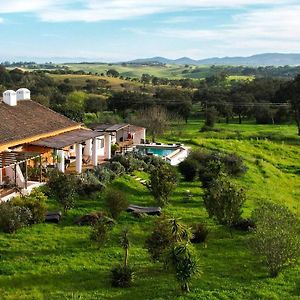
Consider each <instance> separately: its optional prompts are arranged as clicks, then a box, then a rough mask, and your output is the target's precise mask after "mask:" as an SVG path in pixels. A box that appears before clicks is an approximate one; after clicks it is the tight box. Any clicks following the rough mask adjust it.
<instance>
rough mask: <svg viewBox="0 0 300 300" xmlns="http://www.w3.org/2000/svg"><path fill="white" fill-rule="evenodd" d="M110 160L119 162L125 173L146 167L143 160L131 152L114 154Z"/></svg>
mask: <svg viewBox="0 0 300 300" xmlns="http://www.w3.org/2000/svg"><path fill="white" fill-rule="evenodd" d="M110 161H111V162H119V163H120V164H121V165H122V166H123V167H124V168H125V171H126V173H132V172H134V171H137V170H140V169H144V168H146V167H147V165H146V164H145V162H144V161H143V160H141V159H139V158H138V157H137V156H135V155H133V154H127V155H116V156H114V157H113V158H112V159H111V160H110Z"/></svg>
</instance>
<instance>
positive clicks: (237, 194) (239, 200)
mask: <svg viewBox="0 0 300 300" xmlns="http://www.w3.org/2000/svg"><path fill="white" fill-rule="evenodd" d="M245 201H246V196H245V193H244V191H243V190H242V189H241V188H239V187H237V186H236V185H235V184H234V183H233V182H231V181H230V180H229V178H228V176H227V175H221V176H219V177H217V178H216V179H214V180H213V181H212V182H211V184H210V186H209V188H208V189H207V190H206V192H205V197H204V205H205V208H206V210H207V212H208V214H209V216H210V217H212V218H214V219H215V220H216V221H217V222H218V223H219V224H222V225H226V226H229V228H231V226H232V225H233V224H235V223H237V221H239V220H240V219H241V215H242V206H243V204H244V202H245Z"/></svg>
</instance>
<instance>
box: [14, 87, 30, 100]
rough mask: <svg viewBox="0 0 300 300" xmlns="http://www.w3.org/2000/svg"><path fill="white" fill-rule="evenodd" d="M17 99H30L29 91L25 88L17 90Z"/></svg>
mask: <svg viewBox="0 0 300 300" xmlns="http://www.w3.org/2000/svg"><path fill="white" fill-rule="evenodd" d="M19 100H30V91H29V90H28V89H26V88H21V89H18V90H17V101H19Z"/></svg>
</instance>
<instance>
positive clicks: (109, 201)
mask: <svg viewBox="0 0 300 300" xmlns="http://www.w3.org/2000/svg"><path fill="white" fill-rule="evenodd" d="M104 202H105V206H106V207H107V209H108V211H109V212H110V214H111V216H112V217H113V218H114V219H117V218H118V217H119V215H120V214H121V212H122V211H124V210H125V209H127V207H128V205H129V203H128V200H127V198H126V197H125V194H124V193H123V192H121V191H119V190H113V189H108V190H107V191H106V193H105V196H104Z"/></svg>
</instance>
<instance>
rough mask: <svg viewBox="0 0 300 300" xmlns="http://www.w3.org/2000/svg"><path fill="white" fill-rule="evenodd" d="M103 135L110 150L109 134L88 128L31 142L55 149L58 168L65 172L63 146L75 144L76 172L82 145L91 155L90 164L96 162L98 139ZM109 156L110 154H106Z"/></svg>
mask: <svg viewBox="0 0 300 300" xmlns="http://www.w3.org/2000/svg"><path fill="white" fill-rule="evenodd" d="M102 136H103V137H104V138H105V139H106V140H107V145H108V148H109V151H110V142H109V140H108V139H110V136H109V135H108V134H106V133H104V132H97V131H93V130H90V129H84V128H80V129H75V130H72V131H68V132H64V133H61V134H58V135H56V136H51V137H47V138H42V139H39V140H37V141H34V142H31V143H30V144H31V145H33V146H38V147H44V148H48V149H55V150H57V152H58V157H59V161H60V162H59V164H58V169H59V170H60V171H61V172H65V155H64V148H65V147H69V146H72V145H75V151H76V172H77V173H81V172H82V159H83V153H82V152H83V150H84V148H83V145H85V149H87V152H88V155H89V156H91V157H92V164H93V165H94V166H97V164H98V139H99V138H100V137H102ZM108 156H109V157H108V158H110V154H109V155H108Z"/></svg>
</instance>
